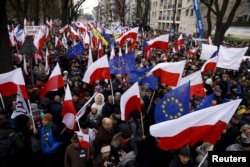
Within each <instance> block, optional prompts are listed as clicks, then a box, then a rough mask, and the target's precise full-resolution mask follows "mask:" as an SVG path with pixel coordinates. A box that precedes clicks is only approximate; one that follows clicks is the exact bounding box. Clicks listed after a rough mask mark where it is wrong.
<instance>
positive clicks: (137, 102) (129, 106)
mask: <svg viewBox="0 0 250 167" xmlns="http://www.w3.org/2000/svg"><path fill="white" fill-rule="evenodd" d="M120 109H121V120H124V121H128V120H129V116H130V113H131V112H133V111H134V110H138V111H139V112H142V104H141V98H140V90H139V85H138V82H135V83H134V84H133V85H132V86H131V87H130V88H129V89H128V90H126V92H124V93H123V94H122V96H121V101H120Z"/></svg>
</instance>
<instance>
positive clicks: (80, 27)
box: [75, 21, 87, 32]
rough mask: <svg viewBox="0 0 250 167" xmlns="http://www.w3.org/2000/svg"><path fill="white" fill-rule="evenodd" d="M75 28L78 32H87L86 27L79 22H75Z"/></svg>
mask: <svg viewBox="0 0 250 167" xmlns="http://www.w3.org/2000/svg"><path fill="white" fill-rule="evenodd" d="M75 25H76V27H77V28H79V30H80V32H87V27H85V26H84V25H83V24H82V23H81V22H79V21H78V22H76V24H75Z"/></svg>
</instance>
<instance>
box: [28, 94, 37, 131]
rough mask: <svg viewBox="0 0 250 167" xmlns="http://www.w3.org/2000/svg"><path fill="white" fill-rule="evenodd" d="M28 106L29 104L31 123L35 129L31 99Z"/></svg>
mask: <svg viewBox="0 0 250 167" xmlns="http://www.w3.org/2000/svg"><path fill="white" fill-rule="evenodd" d="M28 104H29V109H30V116H31V121H32V124H33V127H34V129H35V128H36V126H35V121H34V118H33V113H32V110H31V105H30V100H29V99H28Z"/></svg>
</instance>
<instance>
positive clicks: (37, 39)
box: [33, 29, 44, 55]
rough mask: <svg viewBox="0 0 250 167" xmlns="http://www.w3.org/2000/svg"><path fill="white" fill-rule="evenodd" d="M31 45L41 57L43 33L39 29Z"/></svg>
mask: <svg viewBox="0 0 250 167" xmlns="http://www.w3.org/2000/svg"><path fill="white" fill-rule="evenodd" d="M33 43H34V45H35V47H36V48H37V52H38V53H39V54H40V55H42V47H43V45H44V33H43V31H42V30H41V29H40V30H39V31H37V33H36V34H35V36H34V40H33Z"/></svg>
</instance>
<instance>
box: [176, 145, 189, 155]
mask: <svg viewBox="0 0 250 167" xmlns="http://www.w3.org/2000/svg"><path fill="white" fill-rule="evenodd" d="M179 155H183V156H187V157H191V151H190V149H189V148H188V147H187V146H184V147H182V148H181V149H180V151H179Z"/></svg>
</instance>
